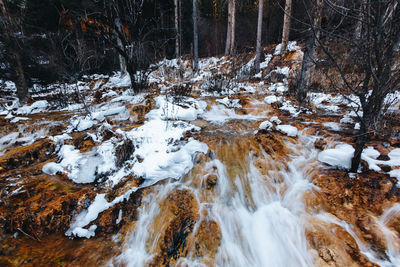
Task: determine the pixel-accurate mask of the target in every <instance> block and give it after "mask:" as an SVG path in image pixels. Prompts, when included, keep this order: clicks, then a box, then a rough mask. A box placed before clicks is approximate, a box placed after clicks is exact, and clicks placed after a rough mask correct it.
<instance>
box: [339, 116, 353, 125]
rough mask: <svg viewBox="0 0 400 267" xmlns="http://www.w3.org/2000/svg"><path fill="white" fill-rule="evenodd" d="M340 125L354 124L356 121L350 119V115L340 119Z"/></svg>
mask: <svg viewBox="0 0 400 267" xmlns="http://www.w3.org/2000/svg"><path fill="white" fill-rule="evenodd" d="M340 123H342V124H346V123H347V124H352V123H354V120H353V119H352V118H350V117H349V116H348V115H345V116H343V118H342V119H340Z"/></svg>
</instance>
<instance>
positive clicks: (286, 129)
mask: <svg viewBox="0 0 400 267" xmlns="http://www.w3.org/2000/svg"><path fill="white" fill-rule="evenodd" d="M276 129H277V130H278V131H280V132H281V133H284V134H286V135H287V136H290V137H296V136H297V133H298V131H297V128H296V127H294V126H291V125H283V124H281V125H278V126H276Z"/></svg>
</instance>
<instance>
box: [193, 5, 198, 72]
mask: <svg viewBox="0 0 400 267" xmlns="http://www.w3.org/2000/svg"><path fill="white" fill-rule="evenodd" d="M198 69H199V48H198V32H197V0H193V71H194V72H195V73H196V72H197V71H198Z"/></svg>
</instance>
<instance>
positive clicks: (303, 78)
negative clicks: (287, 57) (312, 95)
mask: <svg viewBox="0 0 400 267" xmlns="http://www.w3.org/2000/svg"><path fill="white" fill-rule="evenodd" d="M315 2H316V3H315V8H314V12H313V18H310V21H311V22H310V28H309V30H308V33H307V41H306V47H305V52H304V56H303V62H302V66H301V71H300V78H299V83H298V87H297V99H298V100H299V102H300V103H302V102H303V101H304V99H305V98H306V96H307V91H308V88H309V87H310V81H311V75H312V74H313V73H314V61H315V58H316V46H317V43H318V40H319V37H320V29H321V12H322V7H323V3H324V0H315Z"/></svg>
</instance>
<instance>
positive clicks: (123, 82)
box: [104, 72, 131, 88]
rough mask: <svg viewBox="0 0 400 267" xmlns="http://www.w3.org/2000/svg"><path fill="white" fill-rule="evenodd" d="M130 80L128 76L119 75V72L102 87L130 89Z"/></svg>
mask: <svg viewBox="0 0 400 267" xmlns="http://www.w3.org/2000/svg"><path fill="white" fill-rule="evenodd" d="M130 86H131V79H130V77H129V75H128V74H125V75H121V72H117V73H115V74H114V75H113V76H112V77H110V79H109V80H108V82H107V83H106V84H105V85H104V87H110V88H114V87H130Z"/></svg>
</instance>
